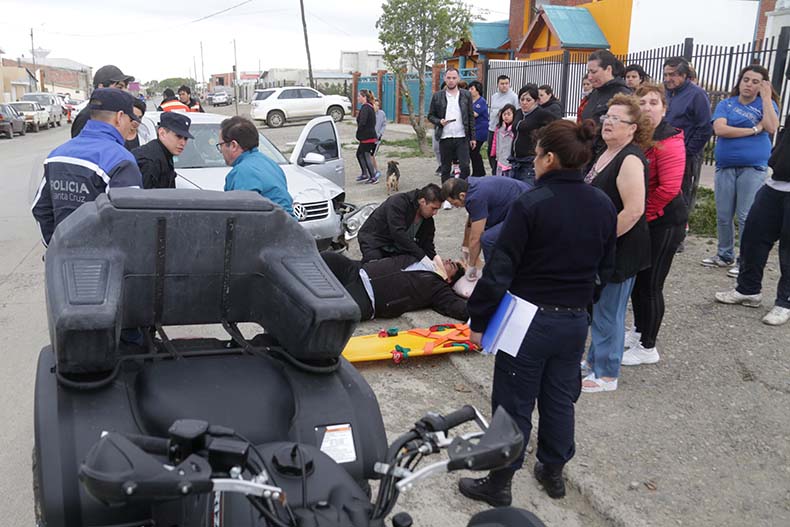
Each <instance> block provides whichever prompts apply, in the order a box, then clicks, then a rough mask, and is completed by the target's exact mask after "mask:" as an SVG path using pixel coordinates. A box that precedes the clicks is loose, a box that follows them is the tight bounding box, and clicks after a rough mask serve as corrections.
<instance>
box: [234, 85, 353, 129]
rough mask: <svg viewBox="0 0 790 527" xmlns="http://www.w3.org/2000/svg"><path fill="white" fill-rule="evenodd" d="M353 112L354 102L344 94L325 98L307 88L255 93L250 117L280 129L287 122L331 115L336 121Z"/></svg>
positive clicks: (293, 87) (272, 89)
mask: <svg viewBox="0 0 790 527" xmlns="http://www.w3.org/2000/svg"><path fill="white" fill-rule="evenodd" d="M350 113H351V100H350V99H349V98H348V97H343V96H341V95H324V94H323V93H321V92H318V91H316V90H314V89H312V88H307V87H304V86H288V87H286V88H267V89H265V90H255V94H254V95H253V98H252V108H251V110H250V117H251V118H252V119H255V120H257V121H266V125H267V126H269V127H271V128H279V127H281V126H282V125H283V124H285V122H286V121H292V120H295V119H309V118H313V117H318V116H319V115H328V116H330V117H332V119H333V120H334V121H335V122H340V121H342V120H343V117H345V115H346V114H350Z"/></svg>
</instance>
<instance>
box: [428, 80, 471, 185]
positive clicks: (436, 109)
mask: <svg viewBox="0 0 790 527" xmlns="http://www.w3.org/2000/svg"><path fill="white" fill-rule="evenodd" d="M459 79H460V77H459V75H458V70H457V69H455V68H448V69H447V72H446V73H445V74H444V82H445V84H446V86H447V87H446V88H445V89H444V90H441V91H438V92H436V93H434V94H433V97H431V106H430V109H429V110H428V120H429V121H431V122H432V123H433V125H434V127H435V128H434V136H435V138H436V139H437V140H439V152H440V154H441V158H442V183H444V182H445V181H446V180H447V179H449V178H450V169H451V168H452V163H453V161H456V160H457V161H458V165H459V167H460V169H461V177H462V178H464V179H466V178H468V177H469V150H470V149H474V147H475V146H476V145H477V141H475V114H474V111H473V110H472V94H471V93H469V92H468V91H467V90H462V89H461V88H459V87H458V81H459Z"/></svg>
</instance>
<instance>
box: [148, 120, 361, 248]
mask: <svg viewBox="0 0 790 527" xmlns="http://www.w3.org/2000/svg"><path fill="white" fill-rule="evenodd" d="M160 115H161V114H160V113H159V112H149V113H146V114H145V116H144V117H143V119H142V123H141V124H140V129H139V133H140V137H141V142H142V143H144V142H146V141H147V140H149V138H154V137H156V123H158V122H159V116H160ZM189 117H190V119H192V124H191V125H190V127H189V131H190V133H191V134H192V135H193V136H195V138H194V139H190V140H189V141H188V142H187V146H186V148H185V149H184V151H183V152H182V153H181V155H180V156H178V158H177V159H176V160H175V169H176V173H177V174H178V176H179V177H178V178H177V179H176V186H177V187H178V188H192V189H194V188H197V189H204V190H215V191H217V190H218V191H222V190H223V189H224V187H225V176H226V175H227V173H228V172H229V171H230V168H229V167H228V166H226V165H225V161H224V159H223V158H222V154H220V153H219V151H218V150H217V144H218V143H219V131H220V124H221V123H222V121H223V120H225V119H227V116H226V115H218V114H212V113H191V114H189ZM258 139H259V142H260V144H259V146H258V149H259V150H260V151H261V153H263V154H264V155H266V156H268V157H269V158H271V159H273V160H274V161H275V162H276V163H277V164H278V165H280V166H281V167H282V169H283V172H285V177H286V179H287V182H288V192H289V193H290V194H291V197H292V198H293V202H294V203H293V209H294V215H295V217H296V219H297V220H298V221H299V224H300V225H301V226H302V227H304V228H305V229H307V231H308V232H309V233H310V234H311V235H312V236H313V238H314V239H315V240H316V243H317V244H318V247H319V248H320V249H326V248H328V247H330V246H332V245H333V243H334V244H339V245H342V244H343V224H342V219H343V218H342V216H343V214H344V212H345V211H346V210H347V208H348V207H347V205H346V204H345V203H344V200H345V192H344V190H343V189H344V187H345V168H344V165H343V157H342V152H341V148H340V136H339V134H338V133H337V128H336V127H335V124H334V123H333V122H332V119H331V118H329V117H322V118H320V119H314V120H313V121H311V122H309V123H308V124H307V125H306V126H305V128H304V130H302V133H301V135H300V136H299V140H298V141H297V142H296V146H295V148H294V150H293V152H292V153H291V157H290V159H286V158H285V156H283V154H282V153H281V152H280V151H279V150H278V149H277V147H276V146H274V145H273V144H272V143H271V142H270V141H269V140H268V139H266V137H265V136H264V135H263V134H259V138H258Z"/></svg>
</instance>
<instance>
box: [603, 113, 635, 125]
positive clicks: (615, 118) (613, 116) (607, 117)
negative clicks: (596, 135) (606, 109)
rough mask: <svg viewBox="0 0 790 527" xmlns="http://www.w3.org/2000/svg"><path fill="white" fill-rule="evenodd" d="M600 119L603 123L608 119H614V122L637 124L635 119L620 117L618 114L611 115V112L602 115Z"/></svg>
mask: <svg viewBox="0 0 790 527" xmlns="http://www.w3.org/2000/svg"><path fill="white" fill-rule="evenodd" d="M600 119H601V122H602V123H605V122H606V121H612V124H617V123H625V124H636V123H634V122H633V121H626V120H625V119H620V118H619V117H617V116H616V115H609V114H606V115H602V116H601V117H600Z"/></svg>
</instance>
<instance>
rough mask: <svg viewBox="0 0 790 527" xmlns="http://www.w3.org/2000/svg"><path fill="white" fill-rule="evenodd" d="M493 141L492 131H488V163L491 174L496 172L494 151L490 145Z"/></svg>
mask: <svg viewBox="0 0 790 527" xmlns="http://www.w3.org/2000/svg"><path fill="white" fill-rule="evenodd" d="M493 141H494V132H492V131H491V130H489V131H488V164H489V165H491V175H494V174H496V152H495V151H494V149H493V148H491V145H492V144H493Z"/></svg>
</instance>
